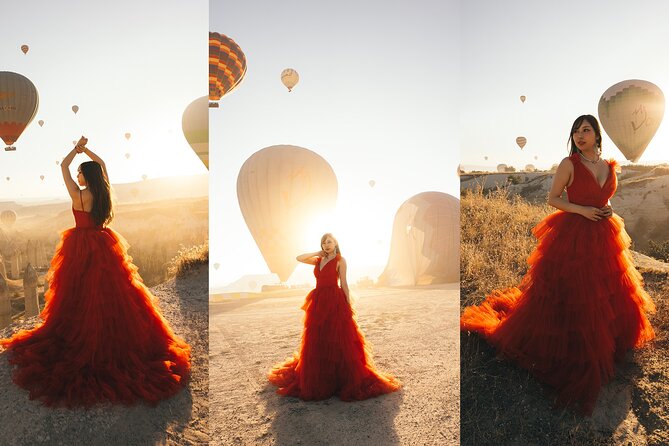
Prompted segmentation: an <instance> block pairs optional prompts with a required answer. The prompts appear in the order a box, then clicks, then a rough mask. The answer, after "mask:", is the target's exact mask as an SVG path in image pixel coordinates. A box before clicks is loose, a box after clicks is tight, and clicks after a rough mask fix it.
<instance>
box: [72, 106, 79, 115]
mask: <svg viewBox="0 0 669 446" xmlns="http://www.w3.org/2000/svg"><path fill="white" fill-rule="evenodd" d="M72 111H73V112H74V114H75V115H76V114H77V112H78V111H79V106H78V105H73V106H72Z"/></svg>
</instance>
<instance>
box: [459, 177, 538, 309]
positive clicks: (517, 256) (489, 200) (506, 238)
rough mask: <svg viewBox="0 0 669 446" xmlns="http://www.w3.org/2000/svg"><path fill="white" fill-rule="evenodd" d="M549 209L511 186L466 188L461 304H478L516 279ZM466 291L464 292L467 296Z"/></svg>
mask: <svg viewBox="0 0 669 446" xmlns="http://www.w3.org/2000/svg"><path fill="white" fill-rule="evenodd" d="M549 212H550V209H549V208H548V206H536V205H531V204H529V203H527V202H526V201H524V200H523V199H522V198H520V197H518V196H516V195H510V194H509V192H508V190H507V189H497V190H493V191H491V192H490V193H488V194H487V195H484V193H483V190H482V188H481V187H478V188H477V189H476V190H474V191H471V190H466V191H464V192H463V194H462V197H461V200H460V290H461V296H463V298H462V299H461V306H468V305H475V304H478V303H480V301H481V300H483V297H484V294H485V293H487V292H489V291H490V290H492V289H494V288H500V287H502V288H504V287H509V286H513V285H516V284H517V283H518V282H519V280H520V278H521V277H522V276H523V274H524V273H525V271H526V270H527V264H526V259H527V256H528V255H529V254H530V252H531V251H532V249H533V248H534V245H535V240H534V237H533V236H532V233H531V229H532V228H533V227H534V225H536V224H537V223H539V221H540V220H541V219H542V218H543V217H545V216H546V215H547V214H548V213H549ZM465 297H466V298H465Z"/></svg>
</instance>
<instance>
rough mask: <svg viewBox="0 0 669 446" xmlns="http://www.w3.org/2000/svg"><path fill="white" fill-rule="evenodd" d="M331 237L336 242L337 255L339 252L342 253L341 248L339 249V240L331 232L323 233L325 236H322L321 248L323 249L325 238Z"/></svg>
mask: <svg viewBox="0 0 669 446" xmlns="http://www.w3.org/2000/svg"><path fill="white" fill-rule="evenodd" d="M328 237H330V238H331V239H332V240H334V242H335V255H337V254H339V255H341V249H339V242H338V241H337V239H336V238H335V236H334V235H332V234H331V233H330V232H328V233H326V234H323V237H321V249H323V243H325V240H326V239H327V238H328Z"/></svg>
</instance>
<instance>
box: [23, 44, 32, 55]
mask: <svg viewBox="0 0 669 446" xmlns="http://www.w3.org/2000/svg"><path fill="white" fill-rule="evenodd" d="M29 49H30V47H29V46H28V45H21V51H23V54H28V50H29Z"/></svg>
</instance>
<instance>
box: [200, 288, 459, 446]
mask: <svg viewBox="0 0 669 446" xmlns="http://www.w3.org/2000/svg"><path fill="white" fill-rule="evenodd" d="M303 300H304V293H303V292H301V293H300V294H299V295H294V296H289V297H249V298H237V299H232V298H227V299H226V298H224V299H221V301H220V302H216V303H214V302H212V303H211V304H210V307H209V318H210V319H209V324H210V325H209V329H210V345H211V348H210V357H209V363H210V366H211V367H210V370H211V372H210V381H209V395H210V407H211V411H210V413H211V418H210V426H211V432H212V444H216V445H320V444H327V445H361V446H362V445H374V446H376V445H384V446H386V445H400V444H414V445H419V444H420V445H456V444H458V442H459V421H460V410H459V405H460V400H459V380H460V370H459V366H458V355H459V342H460V339H459V331H458V324H457V320H458V319H457V318H458V316H459V290H458V288H457V285H456V284H454V285H450V286H448V285H446V286H442V287H440V288H435V287H428V288H419V289H375V290H363V291H360V292H359V293H358V299H357V300H356V302H355V303H354V308H355V310H356V311H357V313H358V322H359V324H360V327H361V329H362V331H363V332H364V333H365V335H366V337H367V339H368V341H369V342H370V343H371V344H372V346H373V349H374V350H373V351H374V360H375V362H376V365H377V367H378V368H379V369H381V370H384V371H387V372H391V373H393V374H394V375H396V376H397V377H398V378H399V379H400V380H401V381H402V383H403V389H402V390H400V391H399V392H396V393H393V394H389V395H383V396H381V397H378V398H373V399H370V400H366V401H360V402H354V403H346V402H342V401H340V400H339V399H337V398H331V399H329V400H326V401H321V402H304V401H301V400H300V399H297V398H286V397H281V396H279V395H277V394H276V393H275V387H273V386H272V385H270V384H269V383H268V382H267V378H266V375H267V372H268V371H269V369H270V368H271V367H272V366H273V365H274V364H275V363H277V362H279V361H282V360H284V359H285V358H286V357H288V356H289V355H291V354H292V353H293V351H295V349H296V348H297V346H298V343H299V339H300V332H301V325H302V315H303V312H302V311H301V310H300V306H301V305H302V302H303Z"/></svg>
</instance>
